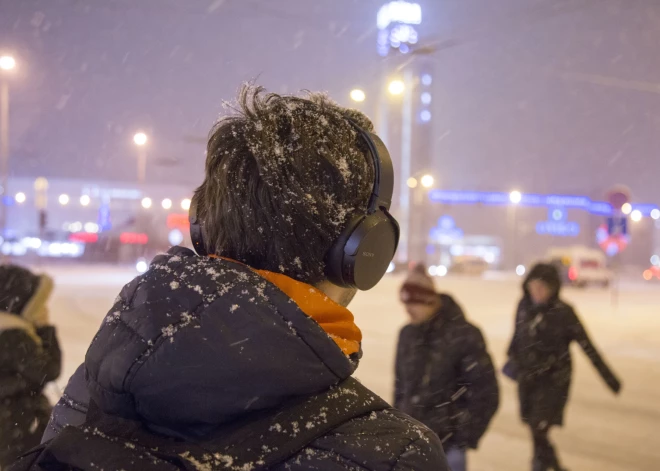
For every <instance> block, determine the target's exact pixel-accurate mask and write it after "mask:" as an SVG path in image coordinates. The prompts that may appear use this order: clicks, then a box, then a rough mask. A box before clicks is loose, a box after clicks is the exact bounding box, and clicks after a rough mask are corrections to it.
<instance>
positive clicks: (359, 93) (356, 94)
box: [351, 88, 367, 103]
mask: <svg viewBox="0 0 660 471" xmlns="http://www.w3.org/2000/svg"><path fill="white" fill-rule="evenodd" d="M366 97H367V96H366V94H365V93H364V91H363V90H360V89H359V88H356V89H354V90H351V100H353V101H355V102H358V103H361V102H363V101H364V100H365V99H366Z"/></svg>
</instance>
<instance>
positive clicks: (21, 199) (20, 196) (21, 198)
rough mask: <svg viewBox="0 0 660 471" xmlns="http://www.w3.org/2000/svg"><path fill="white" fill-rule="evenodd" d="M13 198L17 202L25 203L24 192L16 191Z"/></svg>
mask: <svg viewBox="0 0 660 471" xmlns="http://www.w3.org/2000/svg"><path fill="white" fill-rule="evenodd" d="M14 199H15V200H16V202H17V203H18V204H23V203H25V200H27V196H25V193H23V192H20V193H16V196H14Z"/></svg>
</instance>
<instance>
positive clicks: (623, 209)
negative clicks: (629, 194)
mask: <svg viewBox="0 0 660 471" xmlns="http://www.w3.org/2000/svg"><path fill="white" fill-rule="evenodd" d="M621 212H622V213H623V214H630V213H631V212H632V205H631V204H630V203H624V204H623V206H621Z"/></svg>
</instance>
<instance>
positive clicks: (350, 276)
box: [326, 211, 399, 291]
mask: <svg viewBox="0 0 660 471" xmlns="http://www.w3.org/2000/svg"><path fill="white" fill-rule="evenodd" d="M398 241H399V231H398V226H397V225H396V223H394V224H393V223H392V218H391V217H389V215H388V214H387V213H385V212H383V211H377V212H376V213H373V214H370V215H369V216H363V217H361V218H358V219H355V220H353V221H352V224H350V225H349V227H347V228H346V230H344V231H343V232H342V236H340V238H339V239H337V242H335V244H334V245H333V247H332V249H331V250H330V252H329V253H328V257H327V261H326V267H327V268H328V271H327V272H326V274H327V275H328V279H329V280H330V281H331V282H332V283H334V284H336V285H338V286H342V287H345V288H357V289H359V290H361V291H366V290H369V289H371V288H373V287H374V286H376V284H377V283H378V282H379V281H380V280H381V278H383V276H384V275H385V273H386V272H387V267H388V266H389V264H390V262H391V261H392V259H393V258H394V252H395V251H396V247H397V244H398Z"/></svg>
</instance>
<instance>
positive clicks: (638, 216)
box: [630, 209, 642, 222]
mask: <svg viewBox="0 0 660 471" xmlns="http://www.w3.org/2000/svg"><path fill="white" fill-rule="evenodd" d="M630 219H632V220H633V221H634V222H639V221H641V220H642V212H641V211H640V210H639V209H635V210H634V211H633V212H631V213H630Z"/></svg>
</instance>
